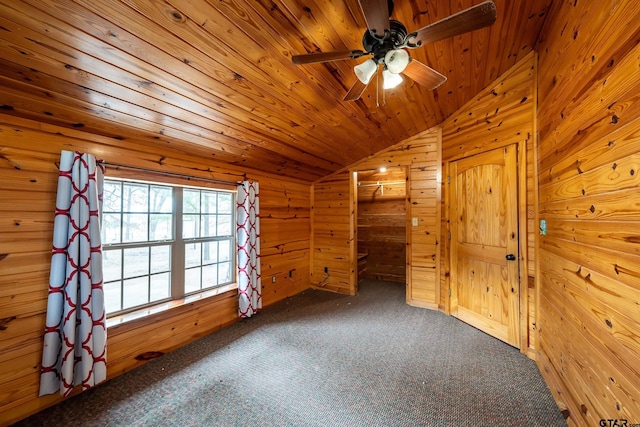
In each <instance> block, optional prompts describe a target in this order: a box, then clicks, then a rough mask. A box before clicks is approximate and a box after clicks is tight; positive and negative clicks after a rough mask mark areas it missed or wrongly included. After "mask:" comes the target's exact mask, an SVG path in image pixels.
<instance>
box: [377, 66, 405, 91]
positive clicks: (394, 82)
mask: <svg viewBox="0 0 640 427" xmlns="http://www.w3.org/2000/svg"><path fill="white" fill-rule="evenodd" d="M382 79H383V83H382V88H383V89H393V88H394V87H396V86H398V85H399V84H400V83H402V76H401V75H400V74H397V73H392V72H391V71H390V70H387V69H385V70H384V71H383V72H382Z"/></svg>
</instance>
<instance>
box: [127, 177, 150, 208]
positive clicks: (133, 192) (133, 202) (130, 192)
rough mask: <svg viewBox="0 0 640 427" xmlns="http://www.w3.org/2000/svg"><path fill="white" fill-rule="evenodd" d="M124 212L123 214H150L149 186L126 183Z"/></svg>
mask: <svg viewBox="0 0 640 427" xmlns="http://www.w3.org/2000/svg"><path fill="white" fill-rule="evenodd" d="M122 194H123V197H122V203H123V206H122V211H123V212H140V213H142V212H148V211H149V186H148V185H146V184H136V183H131V182H125V183H124V184H123V185H122Z"/></svg>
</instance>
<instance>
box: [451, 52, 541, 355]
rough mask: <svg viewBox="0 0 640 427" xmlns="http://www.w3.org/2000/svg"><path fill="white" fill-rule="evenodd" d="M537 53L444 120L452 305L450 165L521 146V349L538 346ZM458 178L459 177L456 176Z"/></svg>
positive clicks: (532, 351)
mask: <svg viewBox="0 0 640 427" xmlns="http://www.w3.org/2000/svg"><path fill="white" fill-rule="evenodd" d="M536 67H537V64H536V55H535V53H533V52H532V53H531V54H529V55H527V56H526V57H524V58H523V59H522V60H520V61H519V62H518V63H516V64H515V65H514V66H513V67H512V68H511V69H510V70H509V71H507V72H506V73H505V74H503V75H502V76H500V77H499V78H498V79H497V80H496V81H495V82H494V83H493V84H492V85H490V86H489V87H487V88H486V89H485V90H483V91H482V92H480V93H479V94H478V95H476V97H475V98H474V99H472V100H471V101H469V102H468V103H467V104H466V105H465V106H464V107H463V108H461V109H460V110H458V111H457V112H456V113H455V114H454V115H452V116H451V117H449V118H448V119H447V120H445V122H444V123H443V124H442V160H443V162H444V166H443V168H444V170H443V177H444V178H443V182H444V191H443V192H444V196H443V204H442V212H443V216H442V237H441V239H442V241H443V242H445V244H444V245H442V260H443V261H442V270H441V271H442V275H441V276H440V286H441V288H442V291H441V293H440V295H441V296H442V298H441V300H440V304H441V305H442V306H444V307H445V308H446V309H448V307H449V301H448V290H449V271H450V270H451V268H452V267H451V263H452V262H454V261H452V260H450V259H449V250H450V245H449V239H448V232H449V209H448V208H449V206H448V204H449V200H448V191H449V187H448V184H447V176H448V165H449V162H451V161H452V160H457V159H461V158H464V157H468V156H472V155H474V154H478V153H480V152H483V151H487V150H490V149H494V148H498V147H503V146H505V145H509V144H514V143H515V144H518V147H519V160H520V166H519V175H520V178H519V181H520V184H519V194H520V201H519V206H520V217H519V223H520V258H521V261H520V267H521V273H520V283H521V284H520V286H521V293H520V294H521V306H522V307H521V308H522V309H521V335H522V340H523V342H522V343H521V350H522V351H525V352H528V353H529V355H530V356H531V357H533V356H534V350H535V336H536V335H535V300H536V299H535V287H534V286H535V239H536V233H537V231H538V229H537V227H536V226H535V200H536V186H535V181H534V179H533V177H534V176H535V117H536V116H535V113H536V110H535V108H536V101H535V99H536V98H535V97H536ZM452 179H453V177H452Z"/></svg>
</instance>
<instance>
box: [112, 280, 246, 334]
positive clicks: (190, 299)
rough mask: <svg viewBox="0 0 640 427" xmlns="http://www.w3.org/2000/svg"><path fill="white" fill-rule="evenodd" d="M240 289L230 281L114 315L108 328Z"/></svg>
mask: <svg viewBox="0 0 640 427" xmlns="http://www.w3.org/2000/svg"><path fill="white" fill-rule="evenodd" d="M237 289H238V284H237V283H230V284H228V285H224V286H220V287H219V288H215V289H210V290H207V291H204V292H200V293H197V294H194V295H189V296H186V297H184V298H180V299H177V300H173V301H168V302H163V303H160V304H157V305H154V306H151V307H145V308H143V309H140V310H136V311H132V312H131V313H126V314H122V315H120V316H114V317H110V318H108V319H107V322H106V323H107V330H108V329H109V328H113V327H116V326H119V325H123V324H125V323H128V322H131V321H133V320H139V319H143V318H145V317H149V316H153V315H155V314H158V313H163V312H165V311H168V310H171V309H174V308H177V307H181V306H184V305H187V304H191V303H194V302H196V301H201V300H204V299H207V298H212V297H215V296H217V295H221V294H224V293H227V292H232V291H236V290H237Z"/></svg>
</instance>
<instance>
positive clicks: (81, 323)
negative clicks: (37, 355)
mask: <svg viewBox="0 0 640 427" xmlns="http://www.w3.org/2000/svg"><path fill="white" fill-rule="evenodd" d="M103 177H104V168H103V167H102V165H100V164H96V159H95V157H94V156H92V155H90V154H82V153H73V152H70V151H63V152H62V154H61V156H60V175H59V177H58V194H57V199H56V213H55V220H54V231H53V250H52V256H51V274H50V276H49V299H48V304H47V324H46V328H45V333H44V349H43V353H42V368H41V375H40V396H43V395H45V394H51V393H55V392H56V391H58V390H60V394H62V395H63V396H67V395H69V393H71V391H72V390H73V388H74V386H76V385H82V388H83V389H88V388H90V387H92V386H94V385H96V384H98V383H100V382H101V381H104V380H105V379H106V376H107V369H106V339H107V331H106V325H105V306H104V296H103V292H102V243H101V239H100V224H101V217H102V186H103Z"/></svg>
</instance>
